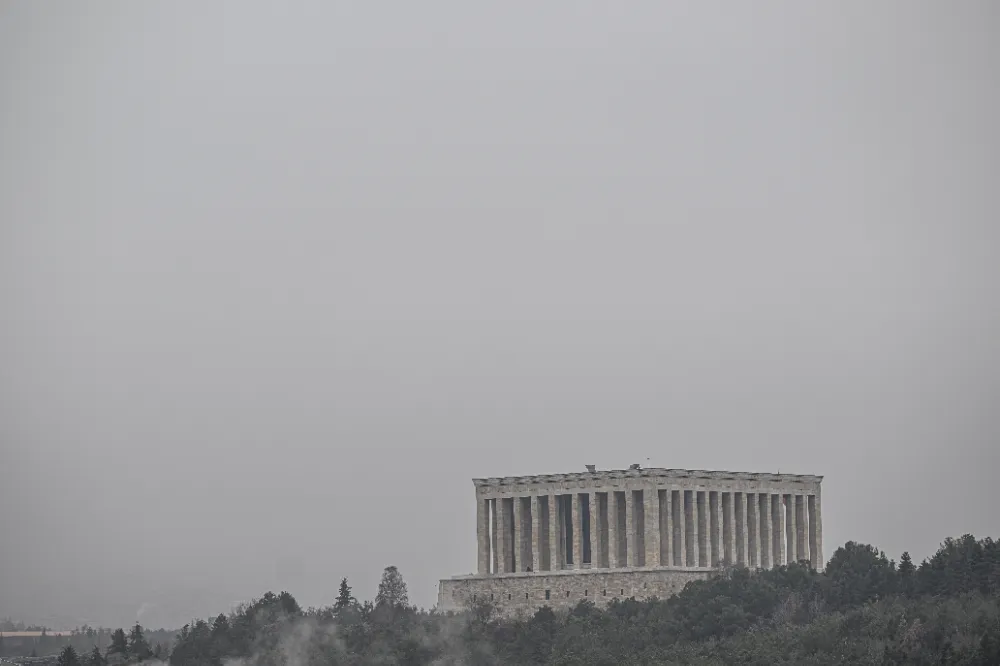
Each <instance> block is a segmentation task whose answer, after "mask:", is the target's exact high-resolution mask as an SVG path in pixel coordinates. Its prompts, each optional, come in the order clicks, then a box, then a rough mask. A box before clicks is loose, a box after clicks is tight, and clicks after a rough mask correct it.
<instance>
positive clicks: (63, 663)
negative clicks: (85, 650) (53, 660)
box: [57, 645, 81, 666]
mask: <svg viewBox="0 0 1000 666" xmlns="http://www.w3.org/2000/svg"><path fill="white" fill-rule="evenodd" d="M57 663H58V664H59V666H81V664H80V657H79V656H78V655H77V654H76V650H75V649H73V646H72V645H67V646H66V647H64V648H63V649H62V652H60V653H59V661H58V662H57Z"/></svg>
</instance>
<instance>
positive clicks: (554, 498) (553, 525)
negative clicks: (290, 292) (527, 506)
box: [549, 495, 563, 571]
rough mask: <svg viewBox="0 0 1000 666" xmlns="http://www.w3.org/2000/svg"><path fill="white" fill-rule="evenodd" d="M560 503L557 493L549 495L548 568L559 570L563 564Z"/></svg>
mask: <svg viewBox="0 0 1000 666" xmlns="http://www.w3.org/2000/svg"><path fill="white" fill-rule="evenodd" d="M561 517H562V505H561V502H560V501H559V496H558V495H549V570H551V571H559V570H560V569H562V565H563V552H562V524H561V523H560V520H561Z"/></svg>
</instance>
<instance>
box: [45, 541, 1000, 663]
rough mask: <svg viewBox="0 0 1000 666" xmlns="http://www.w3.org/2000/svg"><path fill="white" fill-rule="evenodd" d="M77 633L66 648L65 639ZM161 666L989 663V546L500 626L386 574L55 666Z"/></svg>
mask: <svg viewBox="0 0 1000 666" xmlns="http://www.w3.org/2000/svg"><path fill="white" fill-rule="evenodd" d="M80 635H85V634H77V636H80ZM159 660H163V661H167V662H168V663H169V664H170V666H265V665H267V666H270V665H272V664H273V665H281V666H320V665H328V666H339V665H352V666H368V665H374V664H399V665H408V666H409V665H412V666H417V665H424V664H426V665H434V666H448V665H453V666H459V665H461V666H500V665H504V666H508V665H524V666H530V665H538V666H542V665H551V666H568V665H570V664H573V665H584V666H619V665H622V664H629V665H640V664H642V665H645V664H648V665H653V664H657V665H660V664H737V663H738V664H759V665H761V666H764V665H771V664H789V665H790V664H805V665H808V664H816V665H819V664H916V665H921V664H969V665H980V664H981V665H987V664H994V665H995V664H1000V543H998V542H997V541H994V540H993V539H990V538H987V539H982V540H976V539H975V538H974V537H972V536H964V537H962V538H960V539H948V540H946V541H945V542H944V543H943V544H942V545H941V547H940V549H939V550H938V552H937V553H936V554H935V555H934V556H933V557H931V558H929V559H927V560H925V561H924V562H922V563H921V564H920V565H919V566H917V565H915V564H914V563H913V562H912V560H911V558H910V556H909V555H908V554H907V553H903V554H902V556H901V557H900V558H899V562H895V561H893V560H891V559H889V558H888V557H886V555H885V553H883V552H881V551H880V550H878V549H877V548H875V547H873V546H869V545H865V544H859V543H854V542H848V543H846V544H845V545H844V546H842V547H840V548H838V549H837V551H836V552H835V553H834V554H833V557H832V558H831V559H830V561H829V563H828V564H827V566H826V569H825V570H824V571H822V572H817V571H814V570H812V569H811V568H810V567H808V566H807V565H805V564H792V565H789V566H783V567H778V568H776V569H773V570H768V571H750V570H747V569H744V568H731V569H726V570H724V571H723V572H722V573H721V574H720V575H719V576H717V577H715V578H713V579H711V580H705V581H697V582H692V583H689V584H688V585H687V586H686V587H685V588H684V590H683V591H682V592H681V593H680V594H678V595H676V596H674V597H672V598H670V599H666V600H656V599H653V600H647V601H636V600H634V599H629V600H624V601H622V600H619V599H614V600H613V601H612V602H611V604H610V605H609V606H608V607H607V608H606V609H600V608H598V607H596V606H595V605H594V604H593V603H591V602H589V601H581V602H580V603H579V604H578V605H576V606H575V607H574V608H573V609H572V610H570V611H563V612H556V611H553V610H552V609H551V608H548V607H544V608H542V609H540V610H538V611H537V612H535V613H534V614H533V615H529V616H525V617H520V618H502V617H500V616H499V614H498V613H497V611H496V609H495V608H494V607H492V606H491V605H490V604H489V603H488V602H483V603H480V604H477V605H476V606H475V607H474V608H472V609H471V610H469V611H468V612H464V613H458V614H452V613H439V612H437V611H425V610H420V609H417V608H414V607H412V606H410V605H409V601H408V597H407V590H406V582H405V581H404V579H403V577H402V575H401V573H400V571H399V570H398V569H397V568H396V567H394V566H391V567H387V568H386V569H385V571H384V572H383V575H382V579H381V581H380V582H379V585H378V589H377V590H376V594H375V600H374V602H373V601H358V600H357V599H356V598H355V596H354V593H353V589H352V587H351V586H350V584H349V582H348V581H347V579H346V578H345V579H342V580H341V584H340V589H339V592H338V595H337V597H336V599H335V600H334V602H333V603H332V604H331V605H330V606H327V607H323V608H309V609H302V608H300V607H299V604H298V602H297V601H296V600H295V598H294V597H293V596H292V595H291V594H289V593H288V592H281V593H280V594H273V593H271V592H268V593H267V594H265V595H263V596H262V597H260V598H259V599H255V600H253V601H251V602H249V603H246V604H243V605H242V606H240V607H239V608H237V609H235V610H234V611H233V612H232V613H229V614H220V615H218V616H216V617H215V618H213V619H199V620H194V621H192V622H191V623H190V624H187V625H185V626H184V627H182V628H181V629H180V631H178V632H177V633H176V635H175V636H174V637H173V640H172V641H171V643H170V645H169V646H165V645H163V644H160V643H155V644H153V645H151V644H150V641H149V639H148V638H147V637H146V635H145V633H144V630H143V628H142V627H141V626H139V625H138V624H136V625H135V626H133V627H132V628H131V629H130V630H128V631H127V632H126V631H125V630H124V629H118V630H116V631H114V632H113V633H112V634H111V636H110V643H109V644H108V645H107V647H106V648H105V649H104V650H102V649H101V648H100V647H97V646H95V647H93V648H92V649H90V650H87V651H85V652H84V651H81V650H80V649H79V647H78V645H76V644H72V643H71V644H68V645H66V646H65V647H64V648H63V650H62V652H61V653H60V655H59V657H58V663H59V666H109V665H110V664H126V663H127V664H132V663H140V662H151V661H159Z"/></svg>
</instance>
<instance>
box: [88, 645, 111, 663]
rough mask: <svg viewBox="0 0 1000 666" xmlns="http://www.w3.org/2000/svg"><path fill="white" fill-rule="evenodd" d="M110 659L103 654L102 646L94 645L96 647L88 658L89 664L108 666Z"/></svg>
mask: <svg viewBox="0 0 1000 666" xmlns="http://www.w3.org/2000/svg"><path fill="white" fill-rule="evenodd" d="M107 663H108V660H107V659H105V658H104V655H103V654H101V648H99V647H97V646H96V645H95V646H94V649H93V650H91V651H90V656H89V657H88V658H87V666H106V665H107Z"/></svg>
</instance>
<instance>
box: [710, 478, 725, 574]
mask: <svg viewBox="0 0 1000 666" xmlns="http://www.w3.org/2000/svg"><path fill="white" fill-rule="evenodd" d="M722 495H723V493H722V491H721V490H713V491H711V492H710V493H708V509H709V511H710V512H711V514H712V559H713V560H714V562H713V563H712V566H714V567H717V566H721V565H722V564H723V563H724V562H725V560H726V550H725V547H724V546H725V543H726V536H725V535H726V532H725V530H726V525H725V523H723V521H722Z"/></svg>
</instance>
